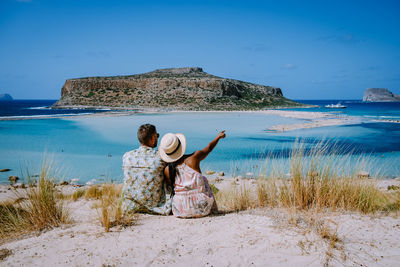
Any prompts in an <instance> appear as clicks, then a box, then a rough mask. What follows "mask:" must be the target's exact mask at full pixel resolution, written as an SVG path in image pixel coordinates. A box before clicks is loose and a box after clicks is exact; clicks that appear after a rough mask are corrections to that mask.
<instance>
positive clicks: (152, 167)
mask: <svg viewBox="0 0 400 267" xmlns="http://www.w3.org/2000/svg"><path fill="white" fill-rule="evenodd" d="M137 135H138V139H139V142H140V147H139V148H138V149H135V150H132V151H129V152H127V153H125V155H124V156H123V158H122V161H123V171H124V187H123V189H122V197H123V202H122V208H123V210H124V211H125V212H146V213H153V214H161V215H169V214H170V213H171V210H172V213H173V214H174V215H175V216H177V217H180V218H193V217H203V216H207V215H208V214H210V213H211V212H216V211H217V204H216V202H215V198H214V195H213V193H212V191H211V188H210V186H209V184H208V181H207V178H206V177H204V176H203V175H202V173H201V170H200V161H202V160H203V159H205V158H206V157H207V156H208V154H209V153H210V152H211V151H212V150H213V149H214V147H215V146H216V145H217V143H218V141H219V139H221V138H225V131H222V132H220V133H219V134H218V136H217V137H216V138H215V139H214V140H212V141H211V142H210V143H209V144H208V145H207V146H206V147H205V148H203V149H202V150H198V151H195V152H194V153H192V154H188V155H185V150H186V138H185V136H184V135H183V134H179V133H176V134H173V133H167V134H165V135H164V136H163V137H162V139H161V142H160V146H159V149H158V151H157V150H155V149H154V148H155V147H156V146H157V143H158V138H159V136H160V135H159V134H158V133H157V130H156V127H155V126H154V125H151V124H144V125H142V126H140V128H139V130H138V133H137Z"/></svg>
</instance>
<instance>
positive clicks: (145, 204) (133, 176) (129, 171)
mask: <svg viewBox="0 0 400 267" xmlns="http://www.w3.org/2000/svg"><path fill="white" fill-rule="evenodd" d="M137 137H138V139H139V142H140V147H139V148H138V149H135V150H132V151H129V152H126V153H125V154H124V156H123V157H122V163H123V167H122V168H123V172H124V186H123V188H122V209H123V211H124V212H146V213H153V214H161V215H169V214H170V213H171V202H172V199H171V192H167V190H168V189H167V186H166V183H165V180H164V175H163V170H164V167H165V165H166V164H165V162H163V161H162V160H161V158H160V156H159V154H158V151H157V150H156V149H154V148H155V147H157V143H158V137H159V134H158V133H157V130H156V127H155V126H154V125H151V124H144V125H142V126H140V127H139V129H138V132H137Z"/></svg>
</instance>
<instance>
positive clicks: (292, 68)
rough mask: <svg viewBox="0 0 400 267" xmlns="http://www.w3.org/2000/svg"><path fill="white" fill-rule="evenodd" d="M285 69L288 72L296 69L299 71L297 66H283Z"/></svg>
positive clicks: (289, 64)
mask: <svg viewBox="0 0 400 267" xmlns="http://www.w3.org/2000/svg"><path fill="white" fill-rule="evenodd" d="M283 68H284V69H287V70H294V69H297V65H295V64H291V63H288V64H285V65H284V66H283Z"/></svg>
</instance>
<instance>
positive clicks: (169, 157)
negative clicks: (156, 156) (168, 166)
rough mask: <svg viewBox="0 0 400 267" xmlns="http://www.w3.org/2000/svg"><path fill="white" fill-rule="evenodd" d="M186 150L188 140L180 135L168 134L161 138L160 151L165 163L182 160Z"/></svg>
mask: <svg viewBox="0 0 400 267" xmlns="http://www.w3.org/2000/svg"><path fill="white" fill-rule="evenodd" d="M185 150H186V138H185V136H184V135H183V134H180V133H176V134H173V133H167V134H165V135H164V136H163V137H162V138H161V142H160V146H159V148H158V151H159V153H160V157H161V159H162V160H163V161H165V162H174V161H177V160H178V159H180V158H181V157H182V156H183V154H185Z"/></svg>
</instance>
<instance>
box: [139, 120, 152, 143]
mask: <svg viewBox="0 0 400 267" xmlns="http://www.w3.org/2000/svg"><path fill="white" fill-rule="evenodd" d="M155 133H156V126H154V125H151V124H143V125H141V126H140V127H139V129H138V131H137V138H138V139H139V142H140V143H141V144H147V143H148V141H149V140H150V138H151V137H152V136H153V134H155Z"/></svg>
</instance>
